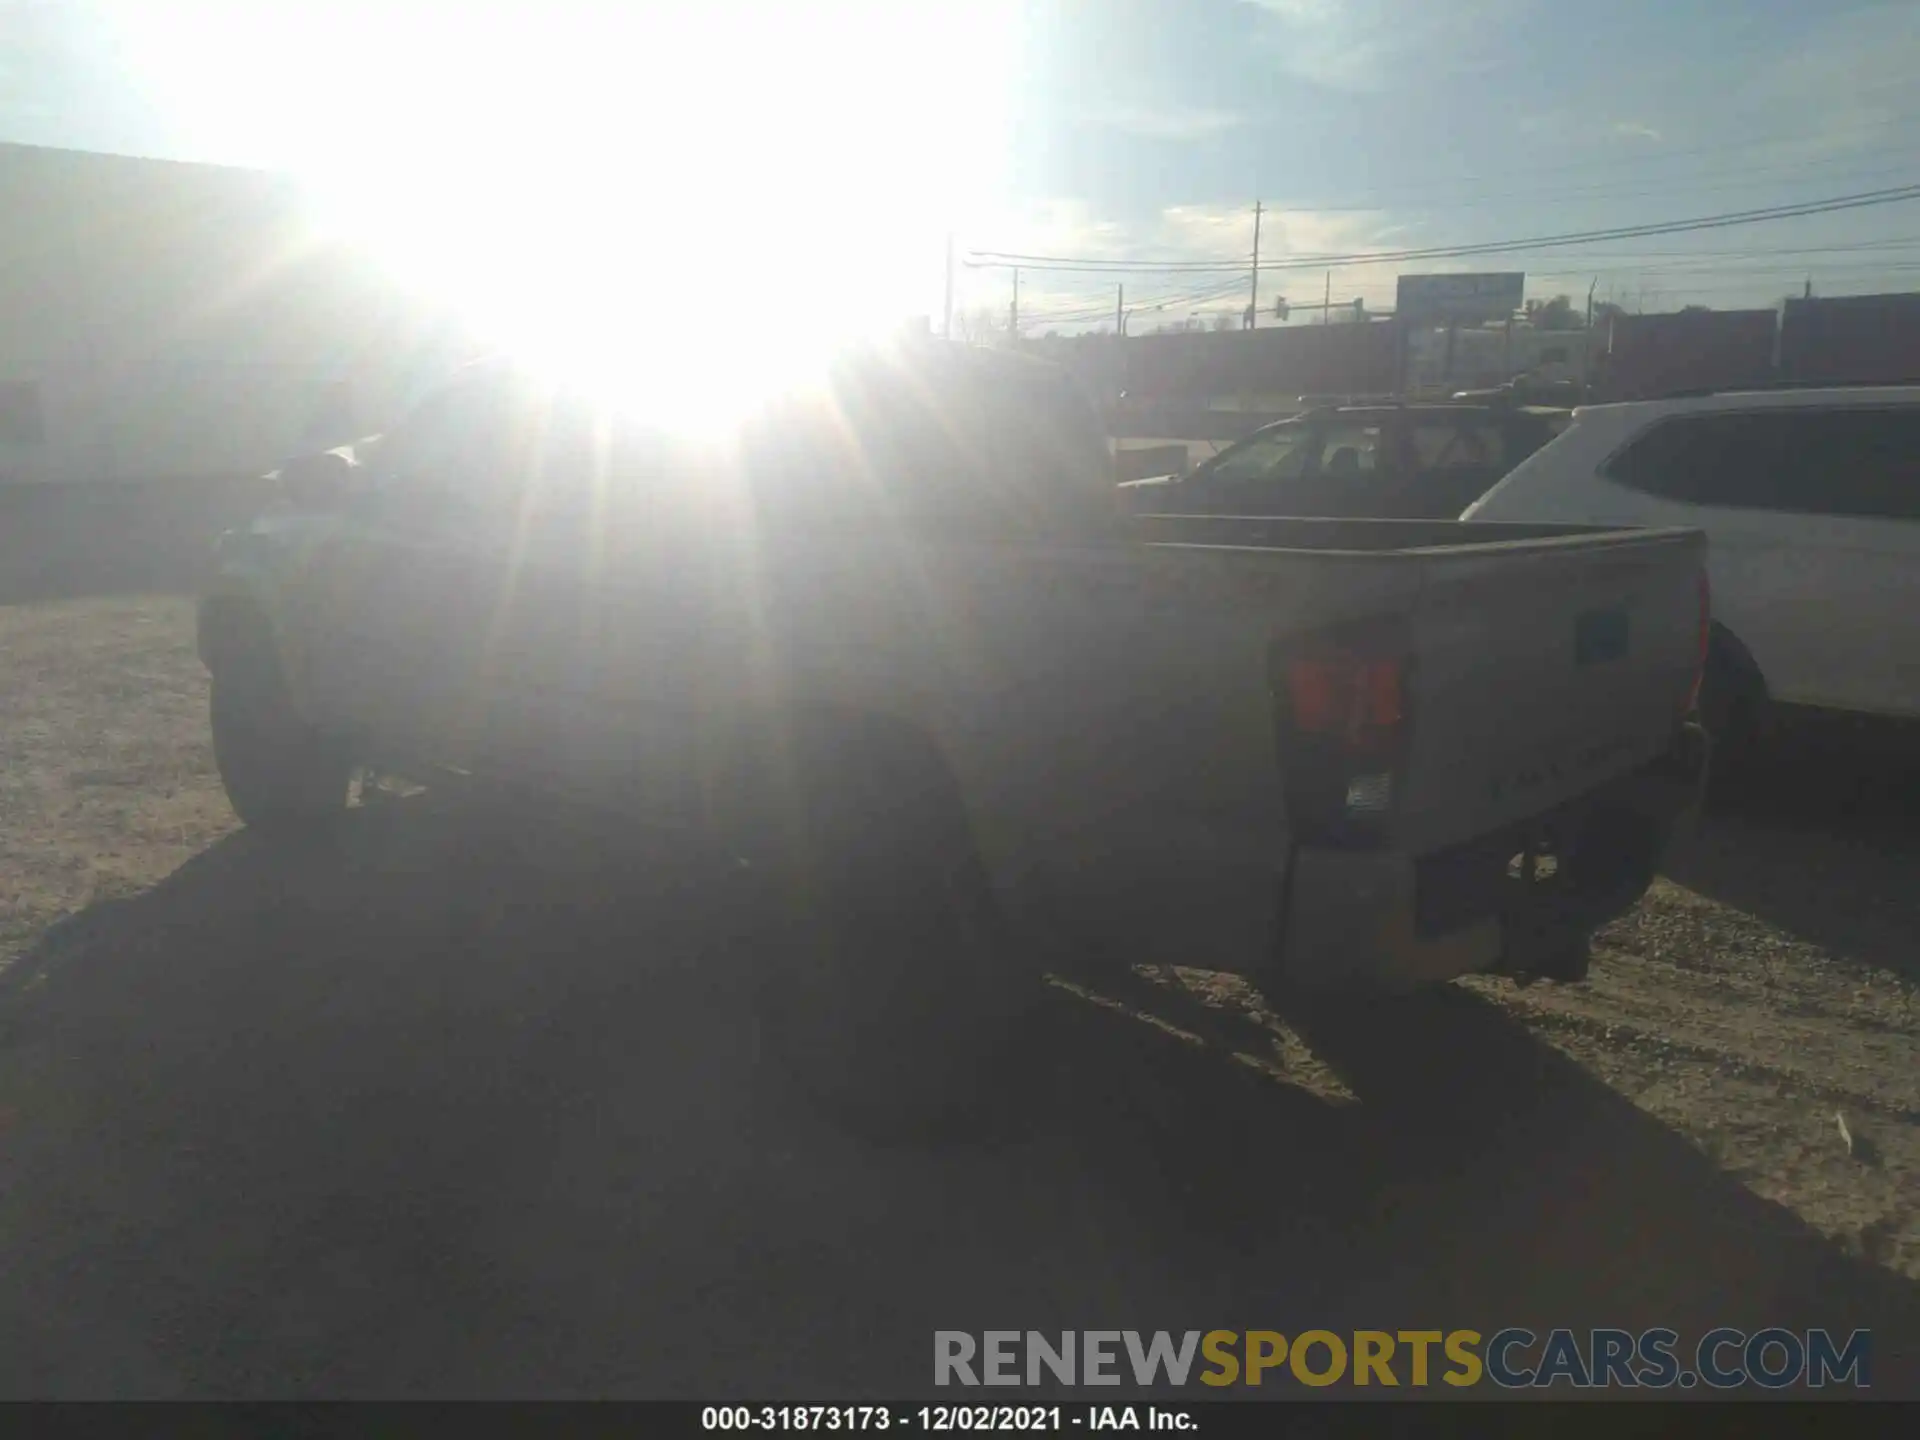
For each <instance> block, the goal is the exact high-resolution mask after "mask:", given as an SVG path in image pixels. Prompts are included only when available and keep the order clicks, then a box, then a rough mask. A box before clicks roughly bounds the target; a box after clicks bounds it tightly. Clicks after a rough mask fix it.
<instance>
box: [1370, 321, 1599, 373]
mask: <svg viewBox="0 0 1920 1440" xmlns="http://www.w3.org/2000/svg"><path fill="white" fill-rule="evenodd" d="M1450 343H1451V351H1452V353H1451V355H1449V353H1448V350H1449V344H1450ZM1605 343H1606V338H1605V335H1604V334H1597V335H1596V334H1595V333H1594V332H1592V331H1589V330H1587V329H1586V328H1584V327H1582V328H1580V329H1574V330H1537V329H1535V328H1534V327H1533V326H1531V325H1528V324H1525V323H1521V322H1516V323H1515V324H1513V325H1512V326H1511V327H1508V326H1505V325H1473V326H1464V325H1463V326H1460V327H1457V328H1456V329H1455V330H1454V332H1453V335H1452V338H1451V342H1449V338H1448V334H1447V331H1446V330H1445V329H1444V328H1443V327H1438V326H1422V327H1420V328H1418V329H1415V330H1412V331H1410V332H1409V333H1408V335H1407V384H1408V385H1409V386H1410V387H1412V388H1413V389H1416V390H1426V389H1456V390H1469V389H1477V388H1482V387H1487V386H1494V385H1502V384H1505V383H1506V382H1507V381H1508V380H1511V379H1513V378H1514V377H1515V376H1516V375H1532V376H1534V377H1535V378H1537V379H1541V380H1574V381H1581V380H1585V379H1586V377H1587V375H1588V373H1589V369H1590V367H1591V364H1592V360H1593V357H1594V355H1595V354H1597V353H1598V352H1599V351H1600V350H1602V349H1604V347H1605Z"/></svg>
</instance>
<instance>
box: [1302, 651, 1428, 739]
mask: <svg viewBox="0 0 1920 1440" xmlns="http://www.w3.org/2000/svg"><path fill="white" fill-rule="evenodd" d="M1287 698H1288V700H1289V701H1290V702H1291V706H1292V711H1293V716H1292V719H1293V728H1294V730H1295V731H1296V732H1297V733H1300V734H1307V735H1325V736H1328V737H1338V738H1340V739H1344V740H1348V741H1355V742H1358V741H1364V740H1367V739H1369V738H1372V737H1375V736H1377V735H1379V734H1380V733H1381V732H1383V731H1392V730H1394V729H1395V728H1396V727H1398V726H1399V724H1400V722H1401V721H1402V720H1404V719H1405V718H1406V696H1405V694H1404V692H1403V690H1402V686H1401V678H1400V663H1399V662H1398V661H1396V660H1371V659H1366V658H1363V657H1361V656H1357V655H1337V656H1330V657H1317V658H1314V659H1296V660H1294V661H1292V662H1290V663H1289V664H1288V666H1287Z"/></svg>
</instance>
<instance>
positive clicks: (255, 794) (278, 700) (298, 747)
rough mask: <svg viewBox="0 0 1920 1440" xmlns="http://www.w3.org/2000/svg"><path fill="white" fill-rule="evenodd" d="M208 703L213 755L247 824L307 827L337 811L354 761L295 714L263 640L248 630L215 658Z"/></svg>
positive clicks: (318, 829) (287, 829) (300, 830)
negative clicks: (246, 637)
mask: <svg viewBox="0 0 1920 1440" xmlns="http://www.w3.org/2000/svg"><path fill="white" fill-rule="evenodd" d="M210 710H211V719H212V722H213V757H214V763H215V765H216V766H217V767H218V768H219V771H220V780H221V783H222V785H224V786H225V788H226V792H227V799H228V800H229V801H230V802H231V803H232V805H233V809H234V813H235V814H237V815H238V816H239V817H240V818H241V820H242V821H244V822H245V823H246V825H247V826H248V828H250V829H255V830H260V831H263V832H265V833H268V834H273V835H280V836H299V835H314V834H319V833H323V832H324V831H326V830H327V829H328V828H329V827H330V826H331V825H332V824H333V823H334V822H335V821H336V820H337V819H338V818H339V816H340V815H341V814H342V813H344V811H345V810H346V807H347V795H348V787H349V785H350V784H351V782H352V778H353V762H352V760H351V759H350V758H349V756H348V754H347V752H346V750H345V749H344V747H343V746H341V744H340V743H339V742H338V741H337V740H335V739H334V738H332V737H330V736H327V735H324V734H322V733H321V732H320V731H318V730H316V729H315V728H314V727H313V726H311V725H309V724H308V723H307V722H306V721H305V720H304V719H303V718H302V717H301V715H300V714H299V712H298V710H297V709H296V708H295V706H294V704H293V700H292V697H291V696H290V695H289V694H288V693H287V687H286V682H285V680H284V679H283V678H282V676H281V673H280V666H279V663H278V661H277V659H276V658H275V657H274V655H273V653H272V651H271V649H270V648H269V647H268V646H266V645H265V644H264V643H262V642H261V641H260V640H258V639H253V638H250V639H249V640H248V641H246V642H243V643H237V644H234V645H231V646H229V647H228V649H227V653H225V654H224V655H221V656H220V657H218V658H217V659H216V661H215V665H214V670H213V687H212V699H211V705H210Z"/></svg>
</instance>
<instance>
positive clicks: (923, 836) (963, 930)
mask: <svg viewBox="0 0 1920 1440" xmlns="http://www.w3.org/2000/svg"><path fill="white" fill-rule="evenodd" d="M783 748H784V749H785V753H787V754H788V755H790V756H791V757H792V758H793V763H792V764H791V766H789V767H788V768H787V771H786V774H787V776H788V777H789V778H788V779H787V780H786V781H785V782H782V781H780V780H778V779H775V778H773V775H774V772H773V771H771V769H770V768H769V767H760V770H759V773H760V775H761V776H762V777H763V778H761V779H760V780H759V781H758V782H757V789H758V790H759V794H758V796H757V797H756V798H757V800H758V801H759V803H758V804H757V805H756V809H757V810H758V811H759V812H760V822H759V833H757V834H756V835H754V836H752V837H749V844H748V847H747V848H748V849H749V853H751V852H752V851H754V850H758V851H759V855H760V863H758V864H757V865H756V866H755V867H754V869H753V870H751V871H750V872H748V873H750V874H754V875H757V876H759V877H761V880H760V883H761V885H762V886H763V890H762V896H761V898H762V899H764V900H766V901H768V902H771V903H772V906H773V910H772V913H771V914H770V916H769V919H770V920H771V921H772V922H773V925H772V926H769V930H770V931H771V932H772V933H770V936H769V941H768V944H767V945H766V947H765V948H764V949H763V969H762V977H761V984H760V992H759V1011H760V1020H761V1033H762V1036H763V1039H764V1042H765V1043H766V1045H767V1046H768V1049H769V1050H770V1051H771V1052H772V1054H773V1056H774V1057H775V1058H776V1059H777V1060H778V1061H779V1063H780V1064H781V1065H782V1066H783V1068H785V1069H786V1070H787V1071H788V1073H789V1074H791V1075H792V1076H793V1078H794V1079H795V1080H796V1081H797V1082H798V1083H799V1084H800V1085H801V1086H802V1088H804V1089H805V1090H806V1091H807V1092H808V1093H809V1094H810V1095H811V1096H812V1097H813V1098H814V1099H815V1100H817V1101H819V1102H820V1103H822V1104H823V1105H824V1106H825V1107H826V1108H827V1109H828V1110H829V1111H830V1112H832V1113H834V1114H835V1115H837V1116H838V1117H839V1118H841V1119H843V1120H845V1121H847V1122H848V1123H849V1124H851V1125H852V1126H853V1127H854V1128H856V1129H858V1130H861V1131H863V1132H866V1133H868V1134H870V1135H874V1136H876V1137H881V1138H896V1137H903V1136H905V1135H908V1134H914V1133H924V1132H927V1131H950V1130H978V1129H980V1128H982V1127H993V1126H997V1125H998V1124H1000V1123H1002V1122H1004V1121H1007V1120H1010V1119H1011V1118H1012V1113H1013V1111H1014V1109H1015V1108H1016V1107H1017V1106H1018V1104H1019V1103H1020V1101H1021V1100H1022V1099H1023V1098H1024V1097H1026V1096H1028V1095H1029V1094H1030V1093H1031V1086H1032V1084H1033V1082H1034V1080H1035V1079H1036V1077H1037V1070H1036V1067H1035V1064H1034V1061H1035V1058H1036V1055H1035V1047H1034V1045H1033V1038H1034V1026H1035V1021H1036V1020H1037V1017H1038V1013H1039V1006H1040V1002H1041V998H1042V995H1043V987H1042V980H1041V977H1040V974H1039V972H1038V969H1037V967H1036V966H1034V965H1032V964H1031V963H1030V962H1029V961H1028V959H1027V957H1026V956H1025V955H1024V953H1023V952H1022V951H1021V949H1020V948H1019V947H1017V946H1016V945H1015V944H1014V942H1013V940H1012V937H1011V936H1010V935H1009V933H1008V929H1007V926H1006V925H1005V922H1004V918H1003V916H1002V913H1001V910H1000V907H999V905H998V903H997V901H996V898H995V896H994V895H993V893H992V889H991V886H990V884H989V882H988V878H987V875H986V872H985V869H984V867H983V866H982V864H981V862H980V858H979V855H978V852H977V850H976V848H975V846H974V843H973V838H972V835H971V832H970V830H969V828H968V825H967V821H966V815H965V810H964V807H963V806H962V805H961V803H960V798H959V795H958V792H957V789H956V787H955V786H954V784H953V780H952V777H951V775H950V774H949V772H948V771H947V768H946V766H945V764H944V762H943V761H942V760H941V758H940V756H939V755H938V753H937V752H936V751H935V750H934V749H933V747H932V746H931V745H930V744H928V743H927V742H926V741H925V740H924V739H923V738H922V737H920V736H919V735H918V734H917V733H915V732H914V731H912V730H911V729H910V728H908V727H906V726H902V725H899V724H896V723H893V722H888V721H882V720H872V719H867V718H864V717H861V718H848V717H837V718H833V719H828V720H823V721H820V722H817V723H811V724H808V725H806V726H803V727H802V728H801V731H800V733H798V734H797V735H795V736H794V737H793V743H792V744H790V745H789V746H786V747H783ZM756 842H757V843H756ZM774 926H777V927H778V928H777V930H774V928H773V927H774Z"/></svg>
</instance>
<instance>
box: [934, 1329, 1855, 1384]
mask: <svg viewBox="0 0 1920 1440" xmlns="http://www.w3.org/2000/svg"><path fill="white" fill-rule="evenodd" d="M1872 1339H1873V1337H1872V1335H1871V1333H1870V1332H1868V1331H1865V1330H1854V1331H1850V1332H1848V1333H1846V1334H1845V1335H1844V1336H1839V1335H1836V1334H1834V1333H1833V1332H1830V1331H1826V1330H1805V1331H1800V1330H1785V1329H1778V1328H1774V1329H1765V1330H1756V1331H1753V1332H1751V1333H1749V1332H1747V1331H1744V1330H1734V1329H1717V1330H1709V1331H1708V1332H1707V1333H1706V1334H1704V1335H1702V1336H1701V1337H1700V1338H1699V1339H1698V1340H1697V1341H1695V1342H1693V1343H1692V1344H1691V1345H1684V1344H1683V1343H1682V1341H1681V1338H1680V1336H1679V1334H1678V1333H1677V1332H1675V1331H1672V1330H1664V1329H1655V1330H1644V1331H1641V1332H1640V1333H1639V1334H1634V1333H1633V1332H1632V1331H1628V1330H1608V1329H1599V1330H1585V1331H1575V1330H1550V1331H1548V1332H1547V1333H1546V1334H1544V1335H1539V1334H1536V1333H1535V1332H1533V1331H1531V1330H1524V1329H1518V1328H1513V1329H1506V1330H1497V1331H1494V1332H1493V1333H1492V1334H1490V1335H1482V1334H1481V1332H1480V1331H1478V1330H1354V1331H1350V1332H1335V1331H1332V1330H1305V1331H1301V1332H1299V1333H1297V1334H1294V1335H1286V1334H1282V1333H1281V1332H1280V1331H1277V1330H1247V1331H1244V1332H1243V1331H1238V1330H1208V1331H1204V1332H1203V1331H1199V1330H1187V1331H1182V1332H1179V1333H1178V1334H1173V1333H1169V1332H1168V1331H1165V1330H1155V1331H1152V1332H1144V1331H1139V1330H1078V1331H1074V1330H1069V1331H1058V1332H1053V1333H1044V1332H1041V1331H1038V1330H1027V1331H1020V1330H987V1331H982V1332H980V1333H978V1334H975V1333H973V1332H970V1331H965V1330H936V1331H935V1332H934V1337H933V1380H934V1384H936V1385H962V1386H973V1385H993V1386H1019V1385H1036V1386H1037V1385H1074V1386H1080V1385H1124V1384H1127V1383H1129V1382H1131V1383H1132V1384H1135V1385H1137V1386H1140V1387H1141V1388H1143V1389H1145V1388H1151V1387H1155V1386H1167V1385H1173V1386H1180V1385H1193V1384H1199V1385H1208V1386H1214V1387H1216V1388H1224V1387H1227V1386H1257V1385H1262V1384H1282V1385H1286V1384H1295V1385H1307V1386H1313V1387H1324V1386H1329V1385H1366V1386H1396V1387H1407V1388H1413V1389H1419V1388H1422V1387H1426V1386H1433V1385H1449V1386H1455V1387H1465V1386H1476V1385H1487V1384H1492V1385H1497V1386H1501V1387H1504V1388H1507V1389H1523V1388H1552V1387H1554V1386H1558V1385H1562V1384H1564V1385H1566V1386H1568V1387H1569V1388H1572V1389H1579V1390H1585V1389H1610V1388H1619V1389H1634V1388H1643V1387H1644V1388H1652V1389H1667V1388H1673V1387H1678V1388H1680V1389H1693V1388H1694V1387H1696V1386H1701V1385H1705V1386H1707V1387H1709V1388H1711V1389H1716V1390H1730V1389H1735V1388H1738V1387H1740V1386H1744V1385H1758V1386H1761V1387H1763V1388H1766V1389H1775V1390H1781V1389H1787V1388H1789V1387H1792V1386H1797V1385H1805V1386H1809V1387H1812V1388H1816V1389H1819V1388H1824V1387H1827V1386H1835V1385H1846V1386H1851V1387H1853V1388H1855V1389H1865V1388H1867V1387H1868V1386H1869V1385H1871V1383H1872V1380H1871V1365H1872Z"/></svg>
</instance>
